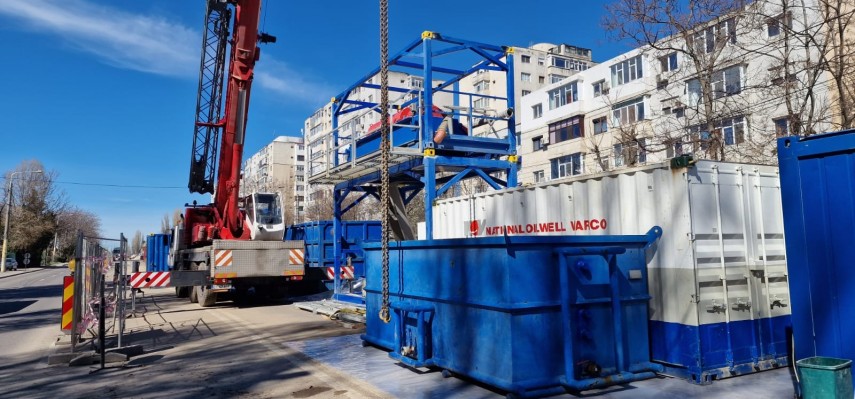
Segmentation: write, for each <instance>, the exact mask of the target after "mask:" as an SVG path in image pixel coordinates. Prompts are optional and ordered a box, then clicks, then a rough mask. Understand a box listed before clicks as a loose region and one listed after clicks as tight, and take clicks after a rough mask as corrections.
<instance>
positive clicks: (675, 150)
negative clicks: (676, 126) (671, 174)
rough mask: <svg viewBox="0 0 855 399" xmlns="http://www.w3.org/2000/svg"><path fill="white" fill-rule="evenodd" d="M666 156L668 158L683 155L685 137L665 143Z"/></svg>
mask: <svg viewBox="0 0 855 399" xmlns="http://www.w3.org/2000/svg"><path fill="white" fill-rule="evenodd" d="M665 145H666V147H665V156H666V157H668V158H674V157H678V156H680V155H683V139H682V138H676V139H673V140H669V141H667V142H666V143H665Z"/></svg>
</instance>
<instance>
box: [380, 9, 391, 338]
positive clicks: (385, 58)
mask: <svg viewBox="0 0 855 399" xmlns="http://www.w3.org/2000/svg"><path fill="white" fill-rule="evenodd" d="M380 202H381V203H380V212H381V219H382V229H383V232H382V237H381V241H380V243H381V244H380V252H381V254H382V264H381V266H382V269H383V277H382V278H383V299H382V303H381V305H380V320H383V322H384V323H388V322H389V320H392V317H391V315H390V314H389V1H388V0H380Z"/></svg>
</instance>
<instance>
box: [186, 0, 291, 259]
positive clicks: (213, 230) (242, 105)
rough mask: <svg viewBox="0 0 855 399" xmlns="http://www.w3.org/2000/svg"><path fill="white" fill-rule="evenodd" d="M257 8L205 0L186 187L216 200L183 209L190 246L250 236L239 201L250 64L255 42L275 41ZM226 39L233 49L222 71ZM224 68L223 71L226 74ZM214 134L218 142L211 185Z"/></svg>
mask: <svg viewBox="0 0 855 399" xmlns="http://www.w3.org/2000/svg"><path fill="white" fill-rule="evenodd" d="M230 5H231V6H233V8H234V10H233V13H234V23H233V29H232V38H231V41H229V40H228V21H229V19H230V16H231V13H232V11H230V9H229V6H230ZM260 13H261V0H209V1H208V9H207V14H206V30H205V38H204V41H203V48H202V63H201V67H200V77H199V93H198V97H197V105H196V124H195V135H194V137H193V158H192V159H191V166H190V182H189V186H188V187H189V188H190V191H191V192H198V193H201V194H205V193H211V194H214V202H213V204H211V205H209V206H198V207H197V206H194V207H192V208H188V209H187V210H186V212H185V229H184V231H185V234H186V236H185V237H186V238H187V240H186V241H185V242H187V243H190V245H193V246H196V245H205V244H207V243H210V242H211V240H213V239H215V238H216V239H249V237H250V233H249V231H248V229H244V223H243V221H244V213H243V211H242V210H241V209H240V206H239V202H238V201H239V191H240V173H241V170H240V168H241V160H242V158H243V145H244V136H245V132H246V121H247V111H248V108H249V97H250V91H251V87H252V77H253V69H254V67H255V62H256V61H258V59H259V55H260V49H259V48H258V42H259V41H260V42H262V43H267V42H275V41H276V38H275V37H273V36H270V35H267V34H264V33H261V34H259V32H258V22H259V16H260ZM229 43H231V51H230V57H229V64H228V70H227V71H225V70H224V69H225V68H224V66H225V53H226V46H227V45H228V44H229ZM223 72H227V75H226V76H225V77H224V76H223ZM224 81H227V82H228V83H227V86H226V91H225V100H226V101H225V107H224V108H222V109H221V108H220V105H221V95H222V86H223V83H224ZM221 115H222V117H221ZM218 136H220V137H221V143H220V145H219V149H220V155H219V160H218V161H217V163H216V166H217V167H216V169H217V173H218V174H217V182H216V187H214V184H213V175H214V170H215V164H214V159H216V154H217V139H218Z"/></svg>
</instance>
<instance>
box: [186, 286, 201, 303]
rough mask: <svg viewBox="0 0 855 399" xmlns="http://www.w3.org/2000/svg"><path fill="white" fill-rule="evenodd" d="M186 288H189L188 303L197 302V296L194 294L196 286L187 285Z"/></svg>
mask: <svg viewBox="0 0 855 399" xmlns="http://www.w3.org/2000/svg"><path fill="white" fill-rule="evenodd" d="M187 288H189V289H188V291H190V292H189V294H188V296H189V297H190V303H197V302H199V296H198V295H197V294H196V288H197V287H187Z"/></svg>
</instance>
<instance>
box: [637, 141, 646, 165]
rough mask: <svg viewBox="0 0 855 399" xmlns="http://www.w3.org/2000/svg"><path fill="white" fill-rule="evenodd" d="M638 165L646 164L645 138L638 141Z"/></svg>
mask: <svg viewBox="0 0 855 399" xmlns="http://www.w3.org/2000/svg"><path fill="white" fill-rule="evenodd" d="M638 163H647V138H640V139H638Z"/></svg>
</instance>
